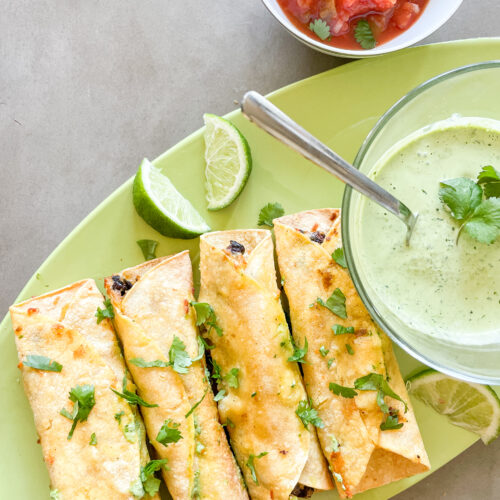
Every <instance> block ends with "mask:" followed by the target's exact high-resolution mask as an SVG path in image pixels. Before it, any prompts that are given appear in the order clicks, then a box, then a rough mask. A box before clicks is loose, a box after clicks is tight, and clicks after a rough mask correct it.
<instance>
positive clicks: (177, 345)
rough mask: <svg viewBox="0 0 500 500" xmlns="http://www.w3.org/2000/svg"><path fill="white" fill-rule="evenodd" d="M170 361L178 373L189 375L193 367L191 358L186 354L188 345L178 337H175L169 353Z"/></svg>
mask: <svg viewBox="0 0 500 500" xmlns="http://www.w3.org/2000/svg"><path fill="white" fill-rule="evenodd" d="M168 359H169V360H170V364H171V366H172V368H173V369H174V370H175V371H176V372H177V373H187V372H188V367H189V366H191V358H190V357H189V354H188V353H187V352H186V345H185V344H184V342H183V341H182V340H181V339H180V338H179V337H177V335H174V340H173V341H172V345H171V346H170V349H169V351H168Z"/></svg>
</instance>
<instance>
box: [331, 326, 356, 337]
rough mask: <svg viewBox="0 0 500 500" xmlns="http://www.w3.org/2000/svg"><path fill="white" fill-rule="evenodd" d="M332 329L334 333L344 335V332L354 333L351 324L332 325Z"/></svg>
mask: <svg viewBox="0 0 500 500" xmlns="http://www.w3.org/2000/svg"><path fill="white" fill-rule="evenodd" d="M332 330H333V333H334V335H344V334H346V333H354V327H353V326H342V325H333V326H332Z"/></svg>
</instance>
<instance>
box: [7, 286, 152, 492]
mask: <svg viewBox="0 0 500 500" xmlns="http://www.w3.org/2000/svg"><path fill="white" fill-rule="evenodd" d="M98 307H101V308H103V296H102V295H101V293H100V292H99V290H98V288H97V287H96V285H95V283H94V281H93V280H84V281H80V282H77V283H74V284H72V285H69V286H67V287H65V288H62V289H60V290H56V291H53V292H50V293H47V294H45V295H42V296H40V297H35V298H32V299H29V300H27V301H25V302H22V303H19V304H16V305H13V306H12V307H11V308H10V314H11V318H12V325H13V328H14V332H15V339H16V346H17V350H18V355H19V361H20V368H21V372H22V377H23V382H24V388H25V392H26V395H27V396H28V400H29V402H30V404H31V407H32V409H33V414H34V420H35V426H36V429H37V432H38V435H39V436H40V444H41V446H42V451H43V456H44V460H45V463H46V465H47V468H48V471H49V476H50V480H51V485H52V488H53V489H55V490H57V492H58V493H59V498H61V500H65V499H70V498H71V499H73V498H74V499H108V498H116V499H130V500H131V499H133V498H137V497H138V496H140V495H141V490H142V482H141V480H140V473H141V467H143V466H145V465H146V464H147V462H148V461H149V454H148V451H147V447H146V440H145V433H144V426H143V423H142V420H141V418H140V415H139V414H138V412H137V411H136V410H134V409H133V408H132V407H131V406H130V405H129V404H128V403H127V402H126V401H125V400H123V399H121V398H117V396H116V395H115V394H113V392H112V391H111V390H110V388H113V389H115V390H118V391H121V390H122V381H123V378H124V375H125V365H124V362H123V358H122V356H121V353H120V349H119V347H118V343H117V340H116V337H115V335H114V332H113V329H112V325H111V323H110V321H109V319H105V320H103V321H101V322H100V324H97V321H96V316H95V314H96V310H97V308H98ZM29 355H31V356H33V355H38V356H45V357H46V358H49V359H50V360H51V361H56V362H57V363H59V364H61V365H62V369H61V371H60V372H55V371H43V370H39V369H35V368H31V367H29V366H25V364H24V363H27V362H28V363H29V361H27V360H28V356H29ZM85 384H88V385H91V386H94V398H95V406H94V407H93V408H92V409H91V410H90V413H89V415H88V418H87V420H86V421H84V422H78V423H77V425H76V428H75V430H74V433H73V436H72V437H71V439H68V434H69V431H70V428H71V426H72V422H71V421H70V420H68V419H67V418H66V417H64V416H62V415H61V414H60V411H61V410H62V409H63V408H66V409H67V410H69V412H71V411H72V408H73V403H72V402H71V401H70V400H69V398H68V395H69V392H70V390H71V389H72V388H74V387H76V386H77V385H79V386H83V385H85ZM128 388H129V390H133V386H132V384H131V383H130V382H128ZM115 415H119V416H120V418H119V420H118V419H117V418H116V417H115ZM93 434H94V435H95V438H94V439H93V440H92V435H93ZM91 440H92V441H93V442H95V441H96V444H95V445H90V442H91ZM145 498H151V497H150V496H149V495H146V496H145ZM154 498H155V499H158V498H159V497H158V495H155V496H154Z"/></svg>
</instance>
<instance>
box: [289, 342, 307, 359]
mask: <svg viewBox="0 0 500 500" xmlns="http://www.w3.org/2000/svg"><path fill="white" fill-rule="evenodd" d="M292 346H293V354H292V355H291V356H290V357H289V358H288V361H292V362H293V361H296V362H297V363H305V362H306V360H305V359H304V358H305V356H306V354H307V351H308V349H309V345H308V343H307V337H304V347H303V348H300V347H299V346H298V345H296V344H295V342H294V341H293V339H292Z"/></svg>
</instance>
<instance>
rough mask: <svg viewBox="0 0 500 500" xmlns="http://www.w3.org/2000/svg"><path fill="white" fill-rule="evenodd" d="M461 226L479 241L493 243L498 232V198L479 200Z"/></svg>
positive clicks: (499, 230)
mask: <svg viewBox="0 0 500 500" xmlns="http://www.w3.org/2000/svg"><path fill="white" fill-rule="evenodd" d="M463 228H464V229H465V231H466V232H467V233H468V234H469V236H472V237H473V238H475V239H476V240H477V241H479V242H480V243H487V244H491V243H493V242H494V241H495V240H496V239H497V237H498V235H499V233H500V198H489V199H487V200H484V201H483V202H481V204H480V205H479V206H478V207H476V209H475V210H474V213H473V214H472V215H471V217H470V218H469V219H468V220H467V222H466V223H465V224H464V225H463Z"/></svg>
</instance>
